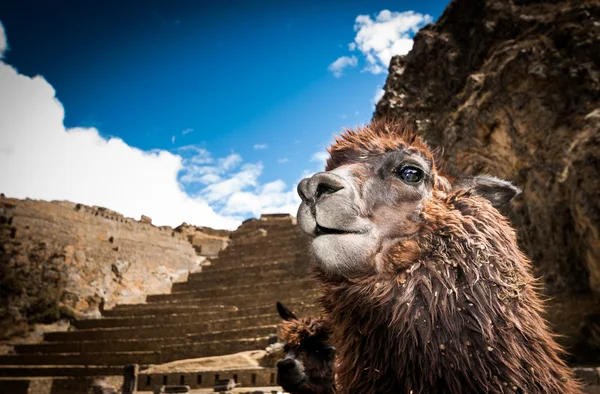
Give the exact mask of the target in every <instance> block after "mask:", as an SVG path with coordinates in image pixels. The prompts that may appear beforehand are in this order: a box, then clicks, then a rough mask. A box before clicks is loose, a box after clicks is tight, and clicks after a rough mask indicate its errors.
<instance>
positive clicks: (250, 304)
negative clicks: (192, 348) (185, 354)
mask: <svg viewBox="0 0 600 394" xmlns="http://www.w3.org/2000/svg"><path fill="white" fill-rule="evenodd" d="M312 293H314V292H312ZM299 297H302V298H299ZM315 298H316V296H314V295H313V294H310V295H304V294H294V297H290V296H288V297H281V298H278V299H277V300H276V301H281V302H283V303H285V304H286V305H287V304H294V305H304V304H307V303H313V302H314V299H315ZM245 301H246V302H245V305H244V306H242V305H241V304H238V305H235V303H229V304H228V305H222V306H221V308H220V309H210V310H208V311H205V310H204V309H205V308H204V307H203V306H198V305H196V304H194V303H193V302H192V303H187V304H186V303H183V304H179V303H177V304H176V303H160V304H158V303H155V304H139V305H128V307H127V308H115V309H109V310H105V311H104V312H103V316H105V317H133V316H147V315H154V316H162V315H172V314H186V313H192V314H197V315H211V314H219V313H221V312H234V311H237V310H243V311H246V312H248V311H250V310H252V309H253V308H261V307H271V306H272V305H273V302H274V301H273V300H267V301H266V302H265V301H262V300H245Z"/></svg>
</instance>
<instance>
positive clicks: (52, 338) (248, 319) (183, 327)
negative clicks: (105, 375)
mask: <svg viewBox="0 0 600 394" xmlns="http://www.w3.org/2000/svg"><path fill="white" fill-rule="evenodd" d="M280 320H281V319H280V318H279V316H278V315H277V314H276V313H269V314H264V315H254V316H243V317H236V318H233V319H223V320H214V321H208V322H194V323H185V324H169V323H167V322H164V321H158V322H156V324H155V325H149V326H138V327H117V328H99V329H90V330H74V331H62V332H48V333H45V334H44V341H47V342H68V341H99V340H107V339H136V338H145V339H148V338H173V337H182V336H186V335H188V334H201V333H205V332H212V331H226V330H235V329H241V328H245V327H256V326H264V325H271V324H278V323H280Z"/></svg>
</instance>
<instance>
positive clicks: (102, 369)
mask: <svg viewBox="0 0 600 394" xmlns="http://www.w3.org/2000/svg"><path fill="white" fill-rule="evenodd" d="M124 368H125V365H111V366H97V365H2V366H0V377H15V378H23V377H40V376H52V377H54V376H56V377H62V376H72V377H84V376H117V375H123V371H124ZM33 394H35V393H33ZM74 394H75V393H74Z"/></svg>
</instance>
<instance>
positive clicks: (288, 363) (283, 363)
mask: <svg viewBox="0 0 600 394" xmlns="http://www.w3.org/2000/svg"><path fill="white" fill-rule="evenodd" d="M295 366H296V363H295V362H294V360H292V359H291V358H284V359H281V360H279V361H278V362H277V369H279V370H281V371H288V370H290V369H293V368H294V367H295Z"/></svg>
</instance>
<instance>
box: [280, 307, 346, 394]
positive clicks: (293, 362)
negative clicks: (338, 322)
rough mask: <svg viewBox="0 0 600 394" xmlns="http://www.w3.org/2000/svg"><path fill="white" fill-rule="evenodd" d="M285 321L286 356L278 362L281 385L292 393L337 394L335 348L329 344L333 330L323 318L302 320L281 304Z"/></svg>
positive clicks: (281, 311)
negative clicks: (334, 374) (335, 385)
mask: <svg viewBox="0 0 600 394" xmlns="http://www.w3.org/2000/svg"><path fill="white" fill-rule="evenodd" d="M277 312H279V316H281V318H282V319H283V324H282V327H281V337H282V339H283V341H284V342H285V347H284V351H285V356H284V358H282V359H281V360H279V361H278V362H277V384H278V385H280V386H281V387H283V389H284V390H285V391H287V392H289V393H292V394H333V393H335V389H334V383H333V360H334V356H335V353H334V349H333V348H332V347H331V346H330V345H328V344H327V340H328V338H329V328H328V325H327V322H326V321H325V320H323V319H322V318H312V317H307V318H303V319H298V318H297V317H296V315H294V313H293V312H292V311H290V310H289V309H288V308H287V307H286V306H285V305H283V304H282V303H280V302H277Z"/></svg>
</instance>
